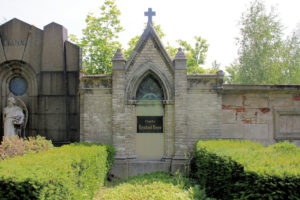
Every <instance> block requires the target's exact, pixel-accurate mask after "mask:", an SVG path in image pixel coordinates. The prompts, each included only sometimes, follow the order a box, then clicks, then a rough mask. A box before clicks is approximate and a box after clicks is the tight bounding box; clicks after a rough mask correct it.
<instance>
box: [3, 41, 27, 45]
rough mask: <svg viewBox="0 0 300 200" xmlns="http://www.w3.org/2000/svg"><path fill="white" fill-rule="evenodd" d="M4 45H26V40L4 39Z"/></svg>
mask: <svg viewBox="0 0 300 200" xmlns="http://www.w3.org/2000/svg"><path fill="white" fill-rule="evenodd" d="M3 46H25V40H4V41H3Z"/></svg>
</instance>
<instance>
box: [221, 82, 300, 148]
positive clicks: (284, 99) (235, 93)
mask: <svg viewBox="0 0 300 200" xmlns="http://www.w3.org/2000/svg"><path fill="white" fill-rule="evenodd" d="M299 90H300V86H293V85H286V86H280V85H259V86H243V85H224V91H223V95H222V113H223V120H222V130H223V131H222V138H230V139H249V140H253V141H259V142H262V143H264V144H272V143H274V142H276V141H282V140H289V141H292V142H295V143H297V144H298V145H300V142H299V141H300V112H299V110H300V91H299Z"/></svg>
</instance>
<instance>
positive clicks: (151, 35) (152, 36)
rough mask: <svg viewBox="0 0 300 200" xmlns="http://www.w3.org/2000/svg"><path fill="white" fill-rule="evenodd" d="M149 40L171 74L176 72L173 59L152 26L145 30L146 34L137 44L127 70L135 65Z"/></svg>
mask: <svg viewBox="0 0 300 200" xmlns="http://www.w3.org/2000/svg"><path fill="white" fill-rule="evenodd" d="M149 40H151V41H152V43H153V47H154V48H156V49H157V51H158V52H159V54H160V56H161V57H162V58H163V60H164V63H165V64H166V65H167V67H168V69H169V70H170V72H172V73H173V72H174V66H173V62H172V59H171V57H170V55H169V54H168V52H167V51H166V49H165V47H164V46H163V44H162V42H161V40H160V38H159V37H158V35H157V33H156V31H155V30H154V28H153V26H152V25H151V24H148V25H147V28H146V29H145V31H144V33H143V34H142V36H141V38H140V39H139V41H138V43H137V44H136V46H135V48H134V49H133V51H132V53H131V55H130V57H129V59H128V61H127V64H126V67H125V69H126V70H127V71H128V70H129V69H130V68H131V66H133V64H134V63H135V61H136V59H137V57H138V56H139V54H140V53H141V52H142V51H143V49H144V48H145V45H146V43H147V42H149Z"/></svg>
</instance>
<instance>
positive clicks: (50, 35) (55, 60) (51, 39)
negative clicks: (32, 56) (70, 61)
mask: <svg viewBox="0 0 300 200" xmlns="http://www.w3.org/2000/svg"><path fill="white" fill-rule="evenodd" d="M67 36H68V33H67V30H66V29H65V28H64V27H63V26H62V25H59V24H56V23H54V22H53V23H51V24H48V25H47V26H45V27H44V34H43V50H42V52H43V54H42V71H63V70H64V42H65V41H66V40H67Z"/></svg>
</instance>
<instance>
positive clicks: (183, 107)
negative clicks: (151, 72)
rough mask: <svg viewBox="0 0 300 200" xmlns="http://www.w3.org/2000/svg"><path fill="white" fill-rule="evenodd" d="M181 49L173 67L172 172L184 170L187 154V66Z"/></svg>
mask: <svg viewBox="0 0 300 200" xmlns="http://www.w3.org/2000/svg"><path fill="white" fill-rule="evenodd" d="M186 61H187V59H186V56H185V54H184V52H183V51H182V49H181V48H179V49H178V52H177V54H176V56H175V58H174V66H175V81H174V82H175V113H174V114H175V153H174V157H173V161H172V172H175V171H177V170H181V171H183V170H185V168H184V167H185V163H186V160H187V159H188V157H187V155H186V153H187V113H186V112H187V99H186V98H187V64H186Z"/></svg>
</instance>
